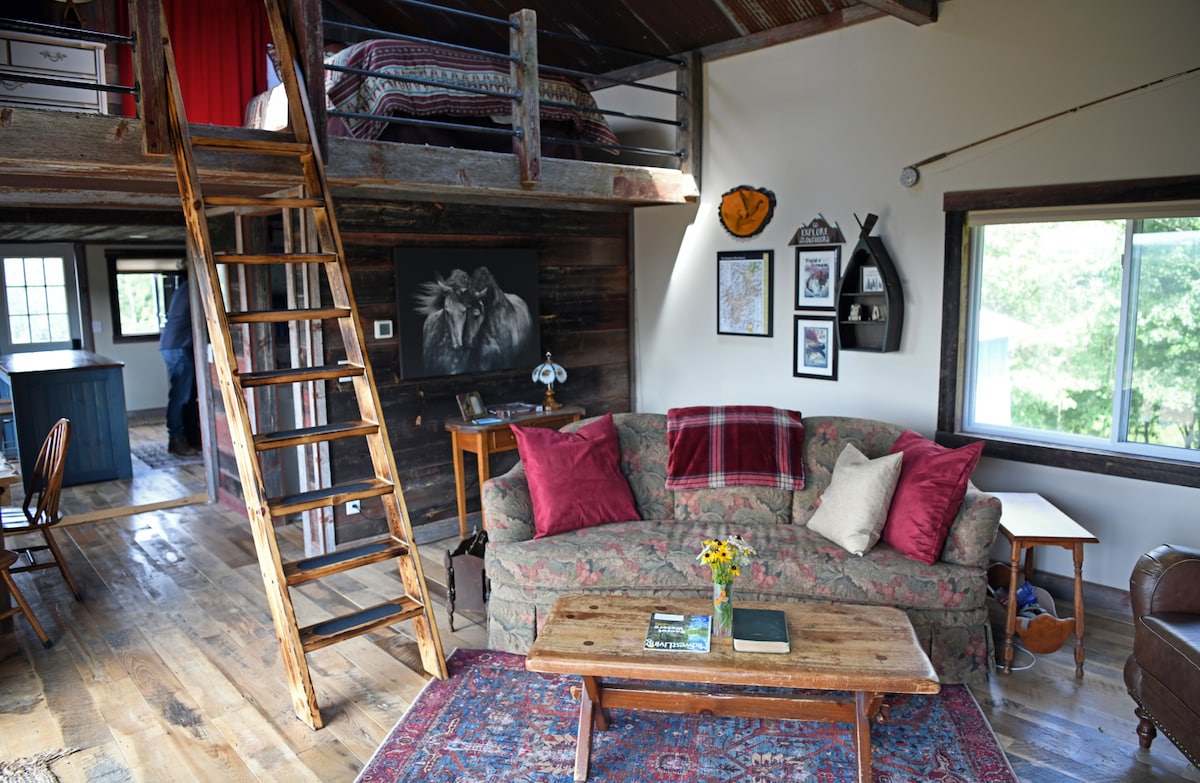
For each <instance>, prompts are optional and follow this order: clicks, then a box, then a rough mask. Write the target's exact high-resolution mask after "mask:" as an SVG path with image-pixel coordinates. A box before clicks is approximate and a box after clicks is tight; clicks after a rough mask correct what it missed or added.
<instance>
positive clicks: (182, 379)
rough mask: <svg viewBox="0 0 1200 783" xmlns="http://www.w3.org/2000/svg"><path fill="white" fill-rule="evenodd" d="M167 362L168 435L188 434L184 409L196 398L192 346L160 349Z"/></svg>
mask: <svg viewBox="0 0 1200 783" xmlns="http://www.w3.org/2000/svg"><path fill="white" fill-rule="evenodd" d="M159 353H161V354H162V357H163V361H164V362H166V364H167V381H168V383H169V384H170V386H169V388H168V390H167V436H168V437H170V438H182V437H186V436H187V431H186V429H185V428H184V418H183V416H184V410H185V409H186V408H187V406H188V405H189V404H190V403H191V401H192V400H193V399H194V395H193V393H194V392H195V389H196V365H195V357H194V356H193V354H192V349H191V348H163V349H161V350H160V351H159Z"/></svg>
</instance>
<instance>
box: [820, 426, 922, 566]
mask: <svg viewBox="0 0 1200 783" xmlns="http://www.w3.org/2000/svg"><path fill="white" fill-rule="evenodd" d="M903 456H904V455H903V452H897V453H895V454H888V455H887V456H884V457H879V458H878V459H867V458H866V457H865V456H864V455H863V453H862V452H861V451H859V450H858V449H857V448H855V447H854V444H852V443H847V444H846V447H845V448H844V449H842V453H841V454H839V455H838V458H837V463H836V464H835V465H834V466H833V475H832V476H831V477H830V480H829V486H828V487H826V488H825V491H824V492H822V493H821V505H820V507H819V508H818V509H817V510H816V511H815V512H813V515H812V516H811V517H810V518H809V520H808V526H809V527H810V528H812V529H813V530H815V531H816V532H818V533H820V534H821V535H823V536H825V538H828V539H829V540H830V541H832V542H833V543H835V544H837V545H838V546H840V547H842V548H843V549H845V550H846V551H847V552H850V553H852V554H855V555H860V556H861V555H863V554H865V553H866V552H868V551H870V549H871V547H873V546H875V544H876V543H877V542H878V541H879V533H880V531H882V530H883V525H884V523H885V522H887V517H888V509H889V508H890V507H891V504H892V493H893V492H894V491H895V490H896V482H897V481H898V480H899V478H900V461H901V458H902V457H903Z"/></svg>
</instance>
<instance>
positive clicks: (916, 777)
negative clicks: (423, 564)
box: [358, 650, 1017, 783]
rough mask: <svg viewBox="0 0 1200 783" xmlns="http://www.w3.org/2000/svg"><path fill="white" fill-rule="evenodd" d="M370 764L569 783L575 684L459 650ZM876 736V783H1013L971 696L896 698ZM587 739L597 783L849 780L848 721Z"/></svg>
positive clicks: (959, 691)
mask: <svg viewBox="0 0 1200 783" xmlns="http://www.w3.org/2000/svg"><path fill="white" fill-rule="evenodd" d="M447 664H448V666H449V669H450V678H449V679H447V680H445V681H438V680H431V681H430V682H429V683H428V684H427V685H426V687H425V689H424V690H423V691H422V692H421V694H420V695H419V696H418V697H417V700H416V701H415V702H414V703H413V705H412V706H411V707H410V708H409V710H408V712H407V713H406V714H405V715H404V717H403V718H401V719H400V722H399V723H398V724H396V727H395V728H394V729H392V732H391V734H389V735H388V737H387V739H385V740H384V742H383V744H382V745H381V746H380V747H379V749H378V750H377V751H376V752H375V755H374V756H373V757H372V758H371V760H370V761H369V762H367V765H366V767H364V768H363V771H362V773H361V774H360V775H359V777H358V783H483V782H484V781H486V782H487V783H559V782H560V781H561V782H563V783H565V782H566V781H571V780H573V779H574V770H575V736H576V734H575V733H576V730H577V723H578V716H579V706H578V704H579V703H578V702H577V701H575V700H574V699H573V698H572V697H571V693H570V687H571V685H576V684H578V683H579V678H578V677H571V676H566V675H546V674H536V673H533V672H528V671H526V670H525V659H524V657H522V656H520V655H511V654H509V653H499V652H489V651H480V650H456V651H455V652H454V654H453V655H451V656H450V658H449V660H448V661H447ZM887 701H888V703H889V704H890V705H891V711H890V714H889V716H888V719H887V721H886V722H885V723H883V724H874V725H873V726H872V728H871V739H872V748H873V751H874V752H873V753H872V764H873V766H874V770H873V771H874V778H875V783H917V782H918V781H920V782H921V783H925V782H926V781H936V782H937V783H1017V778H1016V776H1015V775H1014V774H1013V771H1012V767H1011V766H1009V763H1008V759H1007V758H1006V757H1005V755H1004V751H1003V750H1001V748H1000V746H999V743H998V742H997V741H996V736H995V734H994V733H993V732H992V729H991V727H990V726H989V725H988V723H987V720H986V719H985V718H984V717H983V714H982V712H980V709H979V705H978V704H977V703H976V702H975V698H974V697H973V696H972V695H971V692H970V691H969V690H968V689H967V688H966V687H965V686H962V685H946V686H943V688H942V692H941V693H939V694H937V695H934V696H889V697H888V699H887ZM609 717H610V721H611V722H610V727H609V730H608V731H599V732H596V733H595V734H594V735H593V740H592V763H591V768H590V769H591V772H590V775H589V777H588V780H589V781H592V782H593V783H667V782H668V781H670V783H681V782H684V781H686V782H687V783H710V782H711V783H787V782H788V781H796V782H797V783H801V782H803V783H810V782H811V783H850V782H851V781H854V780H855V777H856V774H855V759H854V744H853V738H852V736H851V729H852V727H851V726H850V724H838V723H809V722H802V721H780V720H766V719H747V718H716V717H712V716H708V715H669V714H666V713H658V712H647V711H637V712H630V711H625V710H610V711H609Z"/></svg>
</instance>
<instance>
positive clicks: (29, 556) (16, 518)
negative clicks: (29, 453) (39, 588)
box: [0, 419, 83, 601]
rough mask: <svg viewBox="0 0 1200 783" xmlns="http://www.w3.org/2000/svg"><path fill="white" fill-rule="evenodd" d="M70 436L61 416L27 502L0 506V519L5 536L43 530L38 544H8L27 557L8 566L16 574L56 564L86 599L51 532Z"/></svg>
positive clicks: (44, 449)
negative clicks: (39, 556)
mask: <svg viewBox="0 0 1200 783" xmlns="http://www.w3.org/2000/svg"><path fill="white" fill-rule="evenodd" d="M70 440H71V422H70V421H68V420H67V419H59V420H58V421H57V422H55V423H54V426H53V427H51V428H50V432H49V433H48V434H47V435H46V440H45V441H43V442H42V450H41V451H40V452H38V457H37V462H35V463H34V465H33V473H32V475H31V476H30V477H29V488H28V489H27V490H26V492H25V502H24V503H22V504H21V507H20V508H4V509H0V523H2V524H3V526H4V537H5V539H7V538H8V537H9V536H17V535H22V534H40V535H41V537H42V540H43V541H45V543H44V544H40V545H37V546H13V545H12V544H11V543H9V544H7V546H9V547H11V548H12V550H13V551H15V552H17V553H18V554H19V555H22V556H23V557H24V559H25V560H26V561H27V562H26V564H25V565H13V566H11V567H10V568H9V569H8V570H9V571H10V572H12V573H14V574H16V573H20V572H22V571H38V570H41V569H43V568H57V569H58V570H59V571H61V572H62V575H63V579H65V580H66V581H67V586H68V587H70V588H71V593H72V594H73V595H74V596H75V600H76V601H82V600H83V593H81V592H80V591H79V587H78V586H77V585H76V584H75V578H74V577H73V576H71V571H70V570H69V569H68V568H67V561H66V560H65V559H64V558H63V556H62V551H61V550H60V549H59V548H58V542H57V541H55V540H54V534H53V533H52V532H51V528H53V527H54V526H55V525H56V524H58V521H59V520H60V519H61V518H62V517H61V515H60V514H59V511H58V499H59V495H60V493H61V492H62V482H63V472H64V470H65V469H66V464H67V443H68V441H70ZM35 552H48V553H49V554H50V558H49V559H48V560H45V561H44V562H39V561H38V560H37V559H36V558H34V553H35Z"/></svg>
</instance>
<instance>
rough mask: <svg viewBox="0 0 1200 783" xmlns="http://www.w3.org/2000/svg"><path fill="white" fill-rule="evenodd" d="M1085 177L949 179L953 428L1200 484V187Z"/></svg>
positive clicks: (1013, 454)
mask: <svg viewBox="0 0 1200 783" xmlns="http://www.w3.org/2000/svg"><path fill="white" fill-rule="evenodd" d="M1119 184H1120V183H1113V186H1114V187H1115V186H1118V185H1119ZM1071 187H1072V186H1064V187H1063V188H1061V189H1057V190H1058V191H1059V192H1057V193H1050V194H1048V193H1047V192H1046V191H1047V190H1048V189H1032V190H1031V191H1029V194H1030V196H1031V200H1032V201H1034V202H1040V203H1033V204H1031V205H1028V206H1025V205H1020V204H1018V203H1015V202H1019V201H1020V195H1021V192H1020V191H1017V192H1016V196H1015V197H1014V192H1013V191H1007V192H1006V193H1007V195H1006V196H1004V197H1003V199H1004V200H1003V202H1002V203H1003V206H1004V207H1006V208H1004V209H994V208H989V207H990V206H992V205H991V204H990V203H989V200H988V198H987V196H988V192H987V191H982V192H976V193H972V194H947V196H946V201H947V205H948V207H949V206H951V205H955V206H957V205H958V204H965V203H967V202H972V203H971V207H970V208H966V209H950V208H948V209H947V244H946V247H947V248H948V252H947V267H946V297H945V301H946V303H947V305H948V306H947V313H946V316H945V322H944V325H943V372H942V378H943V381H942V393H941V399H940V403H939V438H940V439H942V440H943V441H944V442H947V443H954V442H957V441H962V440H974V439H984V440H986V441H987V442H988V444H989V448H988V451H987V452H986V453H988V454H990V455H992V456H999V457H1004V458H1010V459H1019V460H1024V461H1032V462H1041V463H1045V464H1054V465H1059V466H1062V467H1069V468H1077V469H1084V470H1095V471H1099V472H1105V473H1113V474H1119V475H1128V476H1134V477H1137V478H1145V479H1149V480H1158V481H1170V482H1173V483H1182V484H1187V485H1190V486H1197V485H1200V475H1197V474H1200V471H1198V470H1197V469H1196V468H1197V463H1200V383H1198V382H1197V379H1198V378H1200V201H1192V200H1188V201H1172V202H1152V203H1146V202H1145V201H1142V203H1121V202H1120V201H1115V202H1114V203H1083V204H1075V205H1071V204H1070V203H1069V202H1068V201H1061V202H1058V203H1047V202H1048V201H1050V202H1053V200H1054V199H1053V198H1048V195H1049V196H1051V197H1053V196H1067V195H1069V193H1068V191H1070V190H1071ZM1100 189H1101V190H1103V189H1104V188H1100ZM1116 189H1117V190H1119V187H1117V188H1116ZM1133 189H1134V190H1139V188H1138V187H1137V184H1136V183H1135V184H1134V185H1133ZM1049 190H1054V189H1049ZM1079 191H1080V195H1081V196H1082V197H1083V198H1084V199H1087V198H1089V197H1091V196H1093V194H1090V193H1087V192H1086V188H1079ZM1139 192H1140V191H1139ZM1117 195H1120V194H1119V193H1118V194H1117ZM1129 200H1130V201H1137V200H1138V199H1133V198H1131V199H1129ZM955 305H957V306H955Z"/></svg>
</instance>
